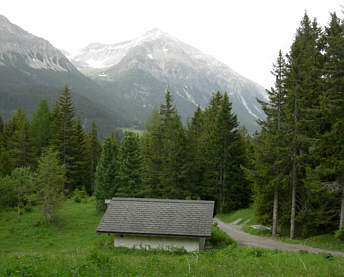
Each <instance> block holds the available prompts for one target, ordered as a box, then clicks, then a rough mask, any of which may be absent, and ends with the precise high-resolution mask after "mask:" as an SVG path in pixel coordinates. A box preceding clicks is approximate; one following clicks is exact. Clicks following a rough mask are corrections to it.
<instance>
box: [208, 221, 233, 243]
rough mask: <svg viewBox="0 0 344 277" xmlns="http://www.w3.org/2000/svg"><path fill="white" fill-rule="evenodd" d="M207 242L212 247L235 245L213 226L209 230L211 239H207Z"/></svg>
mask: <svg viewBox="0 0 344 277" xmlns="http://www.w3.org/2000/svg"><path fill="white" fill-rule="evenodd" d="M209 242H210V243H211V244H212V245H213V246H214V247H222V246H227V245H236V243H235V241H234V240H232V239H231V238H230V237H229V236H228V235H227V234H226V233H225V232H223V231H222V230H221V229H220V228H219V227H217V226H215V225H213V226H212V228H211V237H210V239H209Z"/></svg>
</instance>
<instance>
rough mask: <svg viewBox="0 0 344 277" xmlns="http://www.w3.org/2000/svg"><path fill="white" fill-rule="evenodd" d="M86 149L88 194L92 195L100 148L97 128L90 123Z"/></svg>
mask: <svg viewBox="0 0 344 277" xmlns="http://www.w3.org/2000/svg"><path fill="white" fill-rule="evenodd" d="M87 147H88V152H89V160H90V171H91V172H90V176H91V180H90V184H91V185H90V187H89V191H88V193H89V194H93V192H94V181H95V174H96V170H97V165H98V162H99V159H100V154H101V151H102V146H101V144H100V142H99V140H98V134H97V126H96V124H95V123H94V121H92V125H91V130H90V131H89V132H88V134H87Z"/></svg>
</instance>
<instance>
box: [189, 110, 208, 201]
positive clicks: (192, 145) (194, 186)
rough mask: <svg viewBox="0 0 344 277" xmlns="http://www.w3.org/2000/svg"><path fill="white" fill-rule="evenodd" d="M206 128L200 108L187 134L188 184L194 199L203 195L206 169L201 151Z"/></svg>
mask: <svg viewBox="0 0 344 277" xmlns="http://www.w3.org/2000/svg"><path fill="white" fill-rule="evenodd" d="M203 128H204V115H203V111H202V110H201V108H200V107H199V106H198V108H197V110H196V111H195V113H194V115H193V117H192V119H191V122H190V123H189V126H188V129H187V132H186V142H187V143H186V148H187V150H186V154H187V155H186V170H187V176H188V178H187V182H188V183H190V185H189V186H190V189H191V191H192V194H193V195H192V197H193V198H196V199H197V198H200V196H201V195H202V191H201V190H202V188H201V184H202V179H203V171H204V168H203V166H202V155H203V153H202V152H201V151H200V143H201V136H202V133H203Z"/></svg>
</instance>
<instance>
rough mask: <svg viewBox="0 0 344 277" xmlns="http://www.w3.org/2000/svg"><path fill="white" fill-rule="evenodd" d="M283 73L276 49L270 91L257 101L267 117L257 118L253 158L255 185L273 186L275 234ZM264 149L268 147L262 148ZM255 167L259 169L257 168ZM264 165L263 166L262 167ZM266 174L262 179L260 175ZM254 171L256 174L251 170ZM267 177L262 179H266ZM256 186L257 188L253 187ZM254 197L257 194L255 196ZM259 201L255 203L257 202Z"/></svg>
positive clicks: (274, 228) (282, 165)
mask: <svg viewBox="0 0 344 277" xmlns="http://www.w3.org/2000/svg"><path fill="white" fill-rule="evenodd" d="M285 72H286V63H285V60H284V57H283V55H282V52H281V51H280V52H279V55H278V58H277V62H276V64H274V65H273V71H272V74H273V76H274V77H275V86H274V87H272V88H271V90H267V93H268V95H269V102H263V101H262V100H259V99H257V100H258V102H259V103H260V104H261V105H262V108H263V111H264V113H265V114H266V116H267V118H266V120H265V121H260V122H259V124H260V125H261V128H262V133H263V132H264V134H262V136H263V137H264V140H258V142H262V144H260V145H259V144H257V146H258V147H259V146H261V147H262V149H261V150H260V152H259V153H260V155H258V156H257V158H259V159H258V160H257V163H259V165H258V164H257V171H259V173H258V174H259V175H260V177H258V178H256V184H257V185H260V186H263V187H265V190H266V189H267V188H266V184H269V185H270V186H272V188H273V194H274V196H273V209H272V210H273V215H272V235H273V236H276V234H277V222H278V202H279V190H280V189H281V188H280V187H281V183H282V179H285V176H283V175H285V173H284V172H283V169H284V168H285V167H286V164H287V163H288V160H286V159H285V157H286V154H287V153H286V152H285V147H286V145H285V144H286V143H285V140H284V136H285V134H286V132H285V128H284V126H285V120H286V119H285V101H286V89H285ZM264 148H268V149H269V150H268V149H264ZM258 167H259V168H258ZM264 167H265V169H264ZM264 173H266V174H267V175H266V176H264V177H263V178H262V174H264ZM255 174H257V173H255ZM267 179H268V180H269V181H268V182H266V180H267ZM260 180H264V183H260V182H259V181H260ZM256 188H257V187H256ZM257 197H258V196H257ZM258 203H259V202H258Z"/></svg>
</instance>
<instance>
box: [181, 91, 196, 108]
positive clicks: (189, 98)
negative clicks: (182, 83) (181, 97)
mask: <svg viewBox="0 0 344 277" xmlns="http://www.w3.org/2000/svg"><path fill="white" fill-rule="evenodd" d="M184 93H185V95H186V97H187V99H188V100H189V101H190V102H191V103H192V104H194V105H195V106H197V103H196V101H195V98H193V96H192V95H191V94H190V93H189V92H188V91H187V90H186V88H184Z"/></svg>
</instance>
